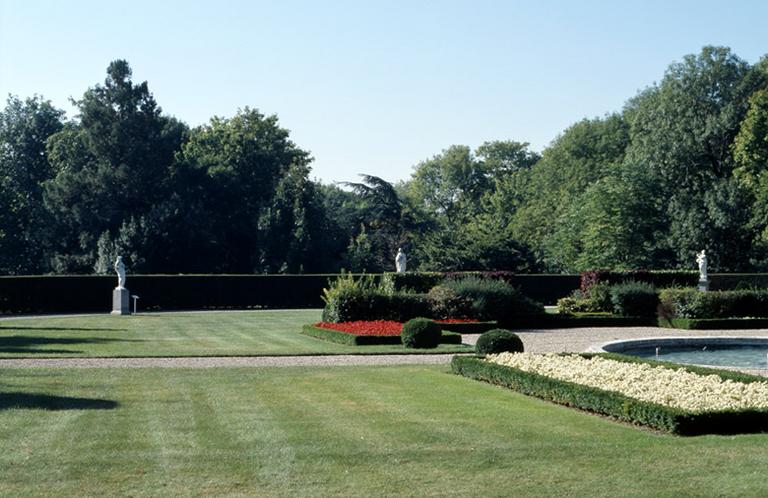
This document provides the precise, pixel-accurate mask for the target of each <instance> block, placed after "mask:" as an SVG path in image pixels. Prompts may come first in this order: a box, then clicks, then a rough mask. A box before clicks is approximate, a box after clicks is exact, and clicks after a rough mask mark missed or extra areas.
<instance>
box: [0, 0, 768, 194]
mask: <svg viewBox="0 0 768 498" xmlns="http://www.w3.org/2000/svg"><path fill="white" fill-rule="evenodd" d="M766 19H768V2H765V1H763V0H760V1H757V0H753V1H746V0H742V1H739V0H735V1H732V2H722V1H718V2H714V1H709V0H697V1H689V0H681V1H674V0H666V1H656V0H648V1H642V2H641V1H636V0H633V1H626V2H625V1H620V0H614V1H597V0H591V1H590V0H579V1H575V0H573V1H555V0H539V1H514V0H508V1H489V0H472V1H451V0H445V1H419V0H411V1H399V0H389V1H387V2H379V1H365V0H362V1H361V0H358V1H349V2H345V1H334V0H325V1H290V0H288V1H273V2H262V1H255V0H254V1H234V0H233V1H226V0H219V1H216V2H212V1H206V2H195V1H192V0H187V1H175V0H173V1H170V0H169V1H162V0H160V1H157V0H156V1H153V2H149V1H144V0H134V1H131V2H108V1H104V0H100V1H77V0H72V1H67V2H63V1H36V0H22V1H15V0H0V96H1V97H2V99H3V104H2V106H3V107H4V101H5V97H6V96H7V95H8V94H13V95H17V96H19V97H22V98H24V97H29V96H32V95H35V94H37V95H41V96H43V97H44V98H46V99H49V100H51V101H52V102H53V104H54V105H55V106H57V107H59V108H62V109H64V110H66V111H67V116H68V117H70V118H72V117H74V116H75V115H76V109H75V108H74V107H73V106H72V105H71V104H70V99H72V98H74V99H77V98H80V97H81V96H82V94H83V92H84V91H85V90H86V89H87V88H90V87H93V86H94V85H96V84H100V83H102V82H103V81H104V78H105V76H106V68H107V66H108V65H109V63H110V61H112V60H115V59H126V60H127V61H128V62H129V63H130V65H131V67H132V69H133V80H134V81H135V82H141V81H147V82H148V84H149V88H150V91H151V92H152V93H153V94H154V96H155V99H156V100H157V102H158V104H159V105H160V106H161V107H162V109H163V112H164V113H165V114H168V115H173V116H175V117H177V118H179V119H181V120H182V121H185V122H186V123H188V124H189V125H190V126H198V125H201V124H204V123H206V122H207V121H208V120H209V119H210V118H211V117H213V116H219V117H231V116H233V115H234V114H236V113H237V111H238V109H241V108H244V107H246V106H247V107H251V108H256V109H259V110H260V111H261V112H263V113H265V114H276V115H277V116H278V117H279V122H280V125H281V126H282V127H284V128H287V129H288V130H290V131H291V138H292V140H293V141H294V142H295V143H296V144H297V145H298V146H299V147H301V148H303V149H305V150H308V151H310V152H311V154H312V156H313V158H314V162H313V165H312V174H311V176H312V177H313V178H314V179H317V180H320V181H323V182H325V183H330V182H336V181H357V180H359V178H358V176H357V175H359V174H361V173H365V174H371V175H376V176H379V177H382V178H384V179H385V180H388V181H391V182H395V181H399V180H406V179H408V178H409V177H410V175H411V173H412V172H413V168H414V166H415V165H417V164H418V163H419V162H421V161H424V160H425V159H428V158H430V157H432V156H434V155H436V154H439V153H440V152H441V151H442V150H444V149H446V148H448V147H450V146H451V145H454V144H462V145H468V146H470V147H472V148H475V147H477V146H479V145H481V144H482V143H483V142H485V141H489V140H516V141H519V142H528V143H530V147H531V149H532V150H535V151H541V150H542V149H543V148H545V147H546V146H547V145H548V144H549V143H550V142H551V141H552V140H553V139H554V138H556V137H557V135H558V134H559V133H561V132H562V131H563V130H565V129H566V128H567V127H568V126H569V125H571V124H573V123H575V122H577V121H579V120H581V119H583V118H594V117H598V116H603V115H605V114H606V113H610V112H615V111H620V110H621V109H622V106H623V105H624V103H625V102H626V101H627V99H629V98H631V97H633V96H634V95H636V94H637V92H638V91H640V90H642V89H643V88H646V87H647V86H649V85H652V84H653V83H654V82H657V81H660V80H661V78H662V77H663V75H664V71H665V69H666V68H667V66H668V65H669V64H670V63H672V62H675V61H680V60H681V59H682V58H683V57H684V56H685V55H687V54H695V53H698V52H699V51H700V50H701V48H702V47H703V46H705V45H723V46H728V47H730V48H731V49H732V51H733V53H735V54H736V55H738V56H739V57H741V58H742V59H744V60H746V61H747V62H749V63H755V62H757V61H758V60H759V59H760V58H761V57H762V56H763V55H765V54H768V29H766V24H765V22H766Z"/></svg>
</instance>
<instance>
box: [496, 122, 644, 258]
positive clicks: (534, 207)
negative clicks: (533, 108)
mask: <svg viewBox="0 0 768 498" xmlns="http://www.w3.org/2000/svg"><path fill="white" fill-rule="evenodd" d="M628 143H629V126H628V124H627V122H626V121H625V119H624V117H623V116H622V115H620V114H611V115H608V116H605V117H604V118H595V119H584V120H582V121H579V122H577V123H575V124H573V125H571V126H570V127H569V128H568V129H566V130H565V131H564V132H563V133H562V134H561V135H560V136H558V137H557V138H556V139H555V140H554V141H553V142H552V144H551V145H550V146H549V147H548V148H547V149H545V150H544V152H543V153H542V157H541V160H539V161H538V162H537V163H536V164H535V165H533V166H532V167H531V168H530V169H528V170H521V171H520V172H518V173H516V174H513V175H508V176H507V177H505V178H504V179H503V180H502V181H500V182H497V187H496V191H495V193H494V195H493V196H492V197H491V198H490V199H489V200H488V202H489V205H490V206H491V210H492V212H493V219H495V220H498V222H499V224H500V229H501V228H504V229H506V227H509V230H511V234H512V238H513V239H515V240H517V241H519V242H521V243H523V244H524V245H526V246H528V247H530V248H531V250H532V251H533V253H534V254H535V256H536V260H537V261H538V264H540V265H542V266H544V267H545V268H546V269H547V270H549V271H563V270H571V269H572V268H570V267H569V266H567V263H566V261H571V259H569V258H564V257H563V254H562V253H561V251H560V250H558V254H553V253H552V249H554V248H555V246H554V245H553V244H552V243H548V242H546V239H548V238H551V236H552V234H553V233H555V232H558V231H559V232H562V231H563V230H565V229H566V228H568V226H571V225H568V226H565V227H563V226H560V224H561V223H567V220H568V219H569V216H570V215H569V216H566V215H565V213H566V212H568V211H569V210H571V209H572V208H571V207H572V206H576V205H578V203H579V202H580V201H579V198H580V197H581V196H582V195H583V194H584V192H585V190H587V189H588V188H589V187H590V185H592V184H594V183H595V182H597V181H599V180H600V179H602V178H605V177H607V176H611V175H614V174H616V170H617V168H618V167H619V165H620V164H621V163H622V161H623V160H624V154H625V151H626V148H627V145H628ZM560 236H563V234H562V233H561V235H560ZM566 239H567V240H575V239H573V236H568V237H566ZM576 252H580V251H576ZM563 265H566V266H563Z"/></svg>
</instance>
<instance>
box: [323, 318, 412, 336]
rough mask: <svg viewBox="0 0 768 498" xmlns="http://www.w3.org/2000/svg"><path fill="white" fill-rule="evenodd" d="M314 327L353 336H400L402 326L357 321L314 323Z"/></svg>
mask: <svg viewBox="0 0 768 498" xmlns="http://www.w3.org/2000/svg"><path fill="white" fill-rule="evenodd" d="M315 327H319V328H321V329H328V330H336V331H338V332H344V333H347V334H354V335H379V336H391V335H396V336H398V337H399V336H400V331H401V330H402V329H403V324H402V323H400V322H395V321H392V320H357V321H354V322H339V323H328V322H320V323H316V324H315Z"/></svg>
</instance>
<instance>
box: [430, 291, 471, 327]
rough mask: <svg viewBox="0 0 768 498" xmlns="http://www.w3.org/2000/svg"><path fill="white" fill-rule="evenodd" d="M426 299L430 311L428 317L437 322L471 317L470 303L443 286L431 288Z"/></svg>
mask: <svg viewBox="0 0 768 498" xmlns="http://www.w3.org/2000/svg"><path fill="white" fill-rule="evenodd" d="M427 299H428V300H429V307H430V310H431V313H430V316H432V317H434V318H436V319H438V320H445V319H448V318H466V317H470V316H472V302H471V301H470V300H469V299H467V298H466V297H462V296H460V295H459V294H458V293H457V292H456V291H455V290H453V289H451V288H449V287H446V286H444V285H436V286H434V287H432V289H430V291H429V293H428V294H427Z"/></svg>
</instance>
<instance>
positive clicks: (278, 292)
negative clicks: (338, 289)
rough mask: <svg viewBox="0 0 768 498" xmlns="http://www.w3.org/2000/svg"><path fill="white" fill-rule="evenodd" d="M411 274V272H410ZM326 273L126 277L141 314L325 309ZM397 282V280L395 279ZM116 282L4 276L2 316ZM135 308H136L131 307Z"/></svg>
mask: <svg viewBox="0 0 768 498" xmlns="http://www.w3.org/2000/svg"><path fill="white" fill-rule="evenodd" d="M406 275H407V274H406ZM336 277H338V275H336V274H327V275H128V284H127V285H128V288H129V289H130V291H131V294H136V295H138V296H140V299H139V310H145V311H146V310H188V309H189V310H191V309H228V308H232V309H246V308H322V307H323V302H322V300H321V299H320V295H321V293H322V289H323V288H324V287H327V285H328V280H329V279H334V278H336ZM395 278H397V277H395ZM710 280H711V284H710V288H711V289H713V290H717V289H734V288H737V287H766V288H768V274H710ZM510 281H511V283H512V284H513V285H515V286H516V287H518V288H519V289H520V290H521V291H522V292H523V294H525V295H526V296H528V297H530V298H532V299H534V300H536V301H539V302H542V303H544V304H555V303H556V302H557V299H559V298H561V297H564V296H567V295H569V294H570V293H571V292H572V291H573V290H575V289H578V288H579V282H580V277H579V276H578V275H513V276H511V278H510ZM115 283H116V278H115V277H114V276H112V275H108V276H90V275H88V276H85V275H75V276H23V277H15V276H14V277H0V313H86V312H109V311H110V310H111V308H112V289H113V288H114V287H115ZM131 305H132V304H131Z"/></svg>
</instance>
